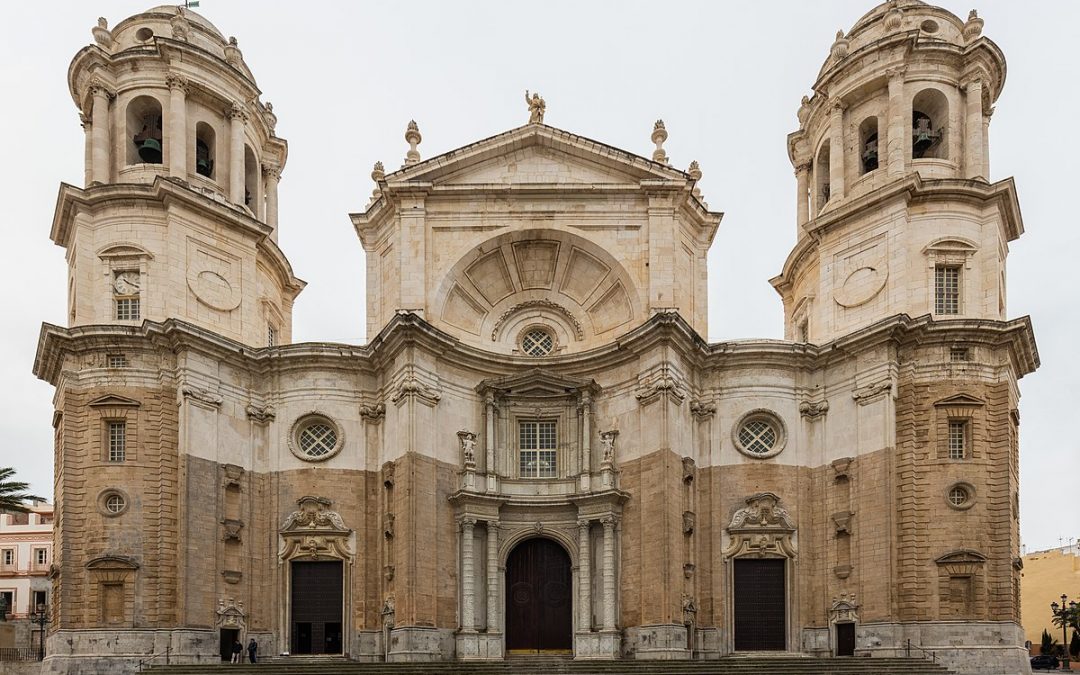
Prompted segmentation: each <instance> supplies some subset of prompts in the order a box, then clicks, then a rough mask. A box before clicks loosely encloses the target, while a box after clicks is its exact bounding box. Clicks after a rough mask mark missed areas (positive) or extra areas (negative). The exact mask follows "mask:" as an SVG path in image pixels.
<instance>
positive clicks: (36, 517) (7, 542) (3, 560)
mask: <svg viewBox="0 0 1080 675" xmlns="http://www.w3.org/2000/svg"><path fill="white" fill-rule="evenodd" d="M52 549H53V505H52V504H47V503H45V502H34V503H33V504H32V505H31V506H30V512H29V513H0V597H2V598H3V599H4V600H5V601H6V602H7V612H8V614H7V620H8V621H10V622H13V623H15V624H16V625H17V626H18V628H17V630H16V644H15V645H14V646H17V647H31V646H35V645H37V633H36V626H33V625H31V624H30V623H29V621H27V619H29V617H30V614H32V613H33V611H34V608H35V607H37V606H38V605H45V606H46V607H47V606H48V605H49V600H50V598H49V595H50V594H51V583H50V581H49V566H50V565H51V564H52V553H53V550H52Z"/></svg>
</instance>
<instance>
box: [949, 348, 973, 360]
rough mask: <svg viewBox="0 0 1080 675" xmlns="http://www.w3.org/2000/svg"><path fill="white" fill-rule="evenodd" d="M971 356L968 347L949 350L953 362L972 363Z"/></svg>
mask: <svg viewBox="0 0 1080 675" xmlns="http://www.w3.org/2000/svg"><path fill="white" fill-rule="evenodd" d="M970 356H971V354H970V353H969V352H968V348H967V347H950V348H949V360H950V361H953V362H958V361H970V360H971V359H970Z"/></svg>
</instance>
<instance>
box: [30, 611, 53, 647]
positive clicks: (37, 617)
mask: <svg viewBox="0 0 1080 675" xmlns="http://www.w3.org/2000/svg"><path fill="white" fill-rule="evenodd" d="M30 621H31V622H32V623H36V624H37V625H38V630H39V631H41V637H40V638H39V641H38V644H39V645H40V646H39V647H38V661H44V660H45V625H46V624H48V623H49V610H48V608H47V607H46V606H45V605H44V604H41V605H38V606H37V611H35V612H34V613H33V614H31V615H30Z"/></svg>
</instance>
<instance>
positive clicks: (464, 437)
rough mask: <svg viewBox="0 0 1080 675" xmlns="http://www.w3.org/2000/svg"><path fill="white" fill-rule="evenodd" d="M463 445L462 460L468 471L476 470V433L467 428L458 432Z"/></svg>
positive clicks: (460, 442) (459, 441)
mask: <svg viewBox="0 0 1080 675" xmlns="http://www.w3.org/2000/svg"><path fill="white" fill-rule="evenodd" d="M457 437H458V443H459V444H460V445H461V461H462V464H463V465H464V466H465V470H466V471H475V470H476V434H474V433H473V432H471V431H468V430H466V429H462V430H461V431H459V432H457Z"/></svg>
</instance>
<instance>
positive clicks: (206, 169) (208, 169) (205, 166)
mask: <svg viewBox="0 0 1080 675" xmlns="http://www.w3.org/2000/svg"><path fill="white" fill-rule="evenodd" d="M216 156H217V134H215V133H214V127H212V126H210V125H209V124H207V123H206V122H199V123H198V124H196V125H195V173H197V174H199V175H200V176H205V177H207V178H210V179H213V178H214V160H215V158H216Z"/></svg>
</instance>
